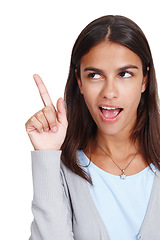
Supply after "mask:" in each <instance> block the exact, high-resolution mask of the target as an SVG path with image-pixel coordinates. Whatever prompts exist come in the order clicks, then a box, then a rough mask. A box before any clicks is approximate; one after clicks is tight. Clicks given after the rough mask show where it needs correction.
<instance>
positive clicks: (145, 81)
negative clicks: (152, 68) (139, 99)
mask: <svg viewBox="0 0 160 240" xmlns="http://www.w3.org/2000/svg"><path fill="white" fill-rule="evenodd" d="M148 71H149V67H147V74H146V76H145V77H144V79H143V82H142V91H141V93H143V92H145V90H146V88H147V85H148Z"/></svg>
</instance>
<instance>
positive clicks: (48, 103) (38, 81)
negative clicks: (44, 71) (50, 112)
mask: <svg viewBox="0 0 160 240" xmlns="http://www.w3.org/2000/svg"><path fill="white" fill-rule="evenodd" d="M33 78H34V80H35V82H36V85H37V87H38V90H39V93H40V96H41V98H42V101H43V103H44V106H45V107H46V106H50V107H52V108H53V103H52V100H51V98H50V96H49V93H48V91H47V88H46V86H45V85H44V83H43V81H42V79H41V78H40V76H39V75H38V74H34V75H33Z"/></svg>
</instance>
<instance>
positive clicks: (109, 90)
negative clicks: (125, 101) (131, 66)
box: [101, 79, 119, 100]
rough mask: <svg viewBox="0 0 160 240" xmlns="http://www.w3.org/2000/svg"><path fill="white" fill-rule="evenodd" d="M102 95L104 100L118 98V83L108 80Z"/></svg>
mask: <svg viewBox="0 0 160 240" xmlns="http://www.w3.org/2000/svg"><path fill="white" fill-rule="evenodd" d="M101 95H102V97H103V98H106V99H108V100H111V99H114V98H118V96H119V91H118V86H117V84H116V81H115V80H113V79H107V80H106V81H105V83H104V85H103V89H102V91H101Z"/></svg>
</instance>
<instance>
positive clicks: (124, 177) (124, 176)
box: [120, 170, 127, 180]
mask: <svg viewBox="0 0 160 240" xmlns="http://www.w3.org/2000/svg"><path fill="white" fill-rule="evenodd" d="M126 177H127V176H126V175H125V174H124V170H122V174H121V175H120V178H121V179H123V180H125V179H126Z"/></svg>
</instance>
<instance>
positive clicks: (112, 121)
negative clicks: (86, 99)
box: [99, 105, 124, 123]
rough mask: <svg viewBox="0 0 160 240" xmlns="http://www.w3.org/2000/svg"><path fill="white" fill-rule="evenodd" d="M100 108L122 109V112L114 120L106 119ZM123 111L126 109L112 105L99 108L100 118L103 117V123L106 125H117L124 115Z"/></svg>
mask: <svg viewBox="0 0 160 240" xmlns="http://www.w3.org/2000/svg"><path fill="white" fill-rule="evenodd" d="M100 107H110V108H120V109H122V110H121V111H120V112H119V113H118V115H117V116H116V117H114V118H107V117H105V116H104V115H103V113H102V111H101V110H100ZM123 110H124V109H123V108H122V107H117V106H111V105H100V106H99V114H100V117H101V119H102V121H103V122H105V123H115V122H117V121H118V119H119V118H120V117H121V115H122V113H123Z"/></svg>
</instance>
